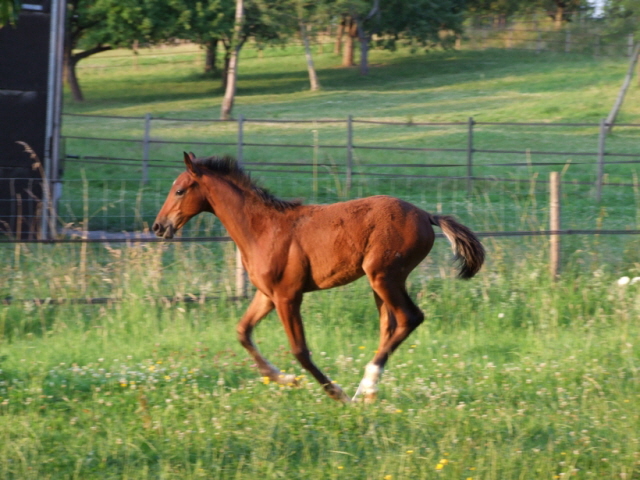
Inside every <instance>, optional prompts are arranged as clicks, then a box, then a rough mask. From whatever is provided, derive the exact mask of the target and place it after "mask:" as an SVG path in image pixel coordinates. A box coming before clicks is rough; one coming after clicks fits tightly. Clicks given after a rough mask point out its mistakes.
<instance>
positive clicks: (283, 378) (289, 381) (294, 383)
mask: <svg viewBox="0 0 640 480" xmlns="http://www.w3.org/2000/svg"><path fill="white" fill-rule="evenodd" d="M276 381H277V382H278V383H279V384H280V385H287V386H289V387H298V386H300V383H299V382H298V377H296V376H295V375H294V374H293V373H281V374H279V375H278V379H277V380H276Z"/></svg>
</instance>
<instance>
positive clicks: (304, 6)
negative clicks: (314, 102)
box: [295, 0, 320, 92]
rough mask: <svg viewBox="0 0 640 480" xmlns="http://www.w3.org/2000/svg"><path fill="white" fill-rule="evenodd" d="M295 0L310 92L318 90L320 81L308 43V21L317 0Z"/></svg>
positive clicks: (316, 4) (313, 14) (313, 12)
mask: <svg viewBox="0 0 640 480" xmlns="http://www.w3.org/2000/svg"><path fill="white" fill-rule="evenodd" d="M295 1H296V11H297V21H298V27H299V28H300V39H301V40H302V44H303V45H304V54H305V58H306V60H307V72H308V73H309V84H310V89H311V91H312V92H315V91H316V90H320V82H319V81H318V75H317V73H316V68H315V66H314V64H313V56H312V54H311V47H310V45H309V33H308V30H309V23H310V22H311V21H312V20H313V18H314V16H315V15H316V14H317V11H318V10H319V9H318V3H317V2H305V1H304V0H295Z"/></svg>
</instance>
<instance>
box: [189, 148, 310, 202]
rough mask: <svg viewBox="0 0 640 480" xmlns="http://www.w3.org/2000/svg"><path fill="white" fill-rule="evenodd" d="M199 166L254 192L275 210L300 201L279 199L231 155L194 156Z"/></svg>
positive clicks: (195, 162)
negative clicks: (254, 178) (256, 180)
mask: <svg viewBox="0 0 640 480" xmlns="http://www.w3.org/2000/svg"><path fill="white" fill-rule="evenodd" d="M193 163H194V164H195V165H197V166H198V167H200V168H205V169H206V170H208V171H209V172H211V173H214V174H218V175H222V176H224V177H227V178H229V179H230V180H231V181H232V182H233V183H234V184H235V185H237V186H239V187H241V188H243V189H246V190H249V191H251V192H253V193H254V194H256V195H257V196H258V198H259V199H260V200H262V202H264V204H265V205H267V206H270V207H273V208H275V209H276V210H278V211H280V212H283V211H285V210H289V209H291V208H295V207H298V206H299V205H300V202H290V201H287V200H281V199H279V198H277V197H275V196H273V195H272V194H271V193H269V192H268V191H267V190H266V189H264V188H262V187H260V186H259V185H257V184H256V183H255V182H254V181H253V180H252V179H251V176H250V175H249V174H248V173H247V172H245V171H244V170H243V169H242V167H241V166H240V165H238V162H236V160H235V159H234V158H232V157H229V156H225V157H215V156H214V157H207V158H196V159H195V160H194V162H193Z"/></svg>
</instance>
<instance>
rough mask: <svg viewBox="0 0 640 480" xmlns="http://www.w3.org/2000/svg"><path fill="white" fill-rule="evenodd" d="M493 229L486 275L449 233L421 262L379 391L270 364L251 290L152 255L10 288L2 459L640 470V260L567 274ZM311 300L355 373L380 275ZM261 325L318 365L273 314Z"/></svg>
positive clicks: (312, 331) (338, 358) (294, 470)
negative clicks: (196, 293)
mask: <svg viewBox="0 0 640 480" xmlns="http://www.w3.org/2000/svg"><path fill="white" fill-rule="evenodd" d="M488 247H489V251H490V253H491V255H490V257H489V258H490V261H489V263H488V265H487V267H486V268H485V269H484V270H483V271H482V272H481V273H480V275H479V276H478V277H477V278H476V279H474V280H472V281H469V282H461V281H458V280H455V279H454V278H453V275H452V273H453V272H452V270H451V268H450V266H449V265H448V264H447V263H446V261H445V260H446V257H440V256H439V255H441V254H442V253H443V250H444V246H443V249H441V251H436V252H434V256H433V258H432V260H431V261H429V262H427V264H425V265H424V266H422V267H420V269H419V271H418V272H417V273H416V274H415V275H414V276H412V278H411V281H410V291H411V292H412V295H413V296H414V297H415V298H416V299H417V303H418V304H419V305H420V307H421V308H422V309H423V310H424V311H425V314H426V318H427V320H426V322H425V323H424V324H423V325H422V326H421V327H420V328H419V329H418V330H417V331H416V332H415V333H414V334H413V335H412V336H411V337H410V338H409V339H408V340H407V342H406V343H405V345H403V346H402V347H401V348H400V349H399V350H398V352H396V354H395V355H394V356H393V357H392V359H391V360H390V362H389V364H388V368H387V370H386V371H385V374H384V376H383V380H382V383H381V388H380V395H379V401H378V403H377V404H375V405H370V406H363V405H351V406H341V405H339V404H337V403H336V402H334V401H333V400H331V399H329V398H328V397H327V396H326V395H325V394H324V393H323V392H322V389H321V388H320V386H319V385H317V384H316V383H315V382H314V381H313V380H312V379H309V378H307V377H303V380H302V385H301V387H299V388H289V387H282V386H279V385H276V384H273V383H268V384H266V382H263V381H262V379H261V378H260V377H259V376H258V372H257V370H256V369H255V367H254V366H253V365H252V361H251V360H250V358H249V357H248V356H247V355H246V353H245V352H244V351H243V349H242V348H241V347H240V346H239V344H238V343H237V342H236V340H235V331H234V330H235V329H234V325H235V323H236V322H237V321H238V319H239V317H240V315H241V314H242V311H243V309H244V307H245V305H246V302H241V303H235V302H227V301H225V300H224V299H220V300H218V301H213V302H211V301H209V302H204V303H201V304H197V303H196V304H183V303H180V302H178V303H174V302H171V301H168V300H166V301H164V300H162V301H158V300H154V299H152V298H151V297H149V296H148V287H147V286H145V285H143V284H137V283H138V282H142V281H143V277H144V276H148V275H149V271H148V270H147V269H146V268H144V267H143V266H142V264H137V265H136V264H135V263H134V264H131V268H130V269H129V270H128V271H127V272H128V275H129V276H130V277H131V280H132V282H133V285H130V289H129V290H128V292H127V293H126V294H125V295H124V298H123V299H122V300H121V301H118V302H115V303H111V304H105V305H96V306H87V305H67V306H56V307H53V306H45V305H34V304H32V303H29V302H21V303H15V304H12V305H11V306H9V307H4V308H3V310H2V311H1V313H0V326H1V328H0V342H1V343H0V358H1V359H2V360H1V363H0V368H1V370H0V426H1V428H0V432H2V433H1V434H0V435H1V437H2V441H0V459H2V461H0V465H1V466H0V471H1V472H2V476H3V478H47V477H51V478H66V477H69V476H72V475H76V476H77V477H79V478H105V477H106V478H111V477H114V478H115V477H122V476H125V475H126V476H129V477H132V478H157V477H167V478H200V477H202V478H229V477H236V478H255V477H256V475H262V476H266V477H285V478H320V477H322V478H325V477H326V478H362V479H369V478H376V479H378V478H379V479H384V478H396V479H397V478H406V479H408V478H432V477H435V476H436V475H437V476H438V478H451V479H459V478H465V479H466V478H483V479H505V478H506V479H511V478H514V479H515V478H521V477H523V476H524V478H554V476H558V477H559V478H562V477H565V476H566V477H572V478H573V477H575V478H592V477H594V478H595V477H602V476H607V477H609V478H613V477H615V478H633V476H634V475H637V474H638V468H639V467H638V462H639V461H640V443H639V442H638V440H639V439H638V434H637V432H638V431H639V428H640V424H639V416H638V414H637V410H638V405H639V402H640V390H639V389H638V381H639V378H638V371H637V367H638V364H639V361H640V357H639V355H638V349H637V345H635V343H636V339H637V336H638V334H639V333H640V332H639V331H638V325H637V321H636V320H637V318H638V315H639V314H640V303H639V302H638V298H640V281H638V279H636V280H635V281H633V280H632V279H633V278H635V277H638V276H640V270H639V268H640V267H639V266H638V265H637V264H636V265H635V266H629V268H627V269H624V270H617V271H615V272H614V271H608V270H607V268H606V267H603V268H597V269H595V270H593V271H592V272H590V273H586V272H584V271H583V273H581V274H578V275H576V274H573V273H571V272H566V273H565V274H564V275H563V277H562V278H561V280H560V281H558V282H557V283H555V284H552V282H551V280H549V279H548V274H547V267H546V264H545V262H544V257H543V256H541V255H540V254H539V253H531V252H532V251H530V253H526V254H524V255H522V256H521V257H520V258H519V259H518V260H516V259H514V258H511V257H508V254H507V253H504V256H503V254H501V253H500V252H501V249H500V248H499V245H495V244H488ZM439 258H440V259H439ZM185 260H186V259H185ZM25 261H26V260H25ZM25 266H26V265H25ZM25 272H28V270H25ZM152 272H153V270H152ZM621 273H624V274H626V276H628V277H629V278H628V279H626V280H623V281H618V279H619V276H620V274H621ZM151 274H152V275H154V276H156V277H157V278H156V281H158V282H159V281H164V280H167V281H170V280H171V279H170V276H171V274H170V271H169V270H168V271H166V272H164V274H162V273H161V272H155V273H151ZM228 274H229V270H227V275H228ZM117 277H118V275H115V274H114V275H113V279H114V281H117ZM176 288H180V287H176ZM182 288H185V287H184V286H183V287H182ZM177 293H178V297H179V296H180V294H182V295H184V293H186V291H185V290H177ZM303 315H304V318H305V319H306V327H307V328H306V330H307V335H308V338H309V344H310V346H311V349H312V352H313V358H314V359H315V361H316V363H317V364H318V365H319V366H320V367H321V368H323V369H324V370H325V371H326V372H327V373H328V374H329V375H330V376H331V377H332V378H333V379H335V380H336V381H338V382H339V383H340V384H341V385H342V386H343V387H344V388H345V389H346V390H347V392H348V393H353V392H354V391H355V387H356V386H357V383H358V381H359V379H360V377H361V375H362V371H363V367H364V365H365V364H366V362H367V361H368V360H369V359H370V358H371V356H372V355H373V351H374V350H375V349H376V348H377V320H376V311H375V306H374V302H373V298H372V296H371V294H370V292H369V289H368V287H367V285H366V282H362V281H360V282H358V283H356V284H355V285H353V286H350V287H345V288H341V289H338V290H331V291H327V292H318V293H314V294H311V295H308V296H307V299H306V301H305V303H304V304H303ZM256 339H257V341H258V342H259V343H258V344H259V347H260V348H261V350H262V351H263V352H264V353H265V354H266V355H267V357H268V358H270V359H271V360H272V361H273V362H274V363H275V364H276V365H278V366H279V367H280V368H282V369H283V370H285V371H288V372H292V373H295V374H297V375H304V373H305V372H304V371H302V370H301V368H300V367H299V365H298V364H297V362H295V360H294V358H293V356H292V355H291V354H290V353H289V351H288V350H289V348H288V346H287V343H286V338H285V335H284V332H283V330H282V328H281V327H280V325H279V322H278V320H277V318H275V316H270V317H268V318H267V319H265V320H264V322H263V323H262V324H261V325H260V326H259V328H258V329H257V331H256ZM625 475H626V477H625Z"/></svg>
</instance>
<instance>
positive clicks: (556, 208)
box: [549, 172, 561, 280]
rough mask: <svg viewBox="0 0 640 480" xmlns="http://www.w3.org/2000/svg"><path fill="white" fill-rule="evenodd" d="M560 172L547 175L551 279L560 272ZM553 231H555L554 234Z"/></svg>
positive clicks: (555, 277) (554, 278)
mask: <svg viewBox="0 0 640 480" xmlns="http://www.w3.org/2000/svg"><path fill="white" fill-rule="evenodd" d="M560 229H561V226H560V174H559V173H558V172H551V174H550V175H549V230H550V231H551V235H550V237H549V248H550V250H549V266H550V270H551V279H552V280H556V279H557V278H558V275H559V273H560V235H559V233H557V232H559V231H560ZM553 232H556V233H555V234H554V233H553Z"/></svg>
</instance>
